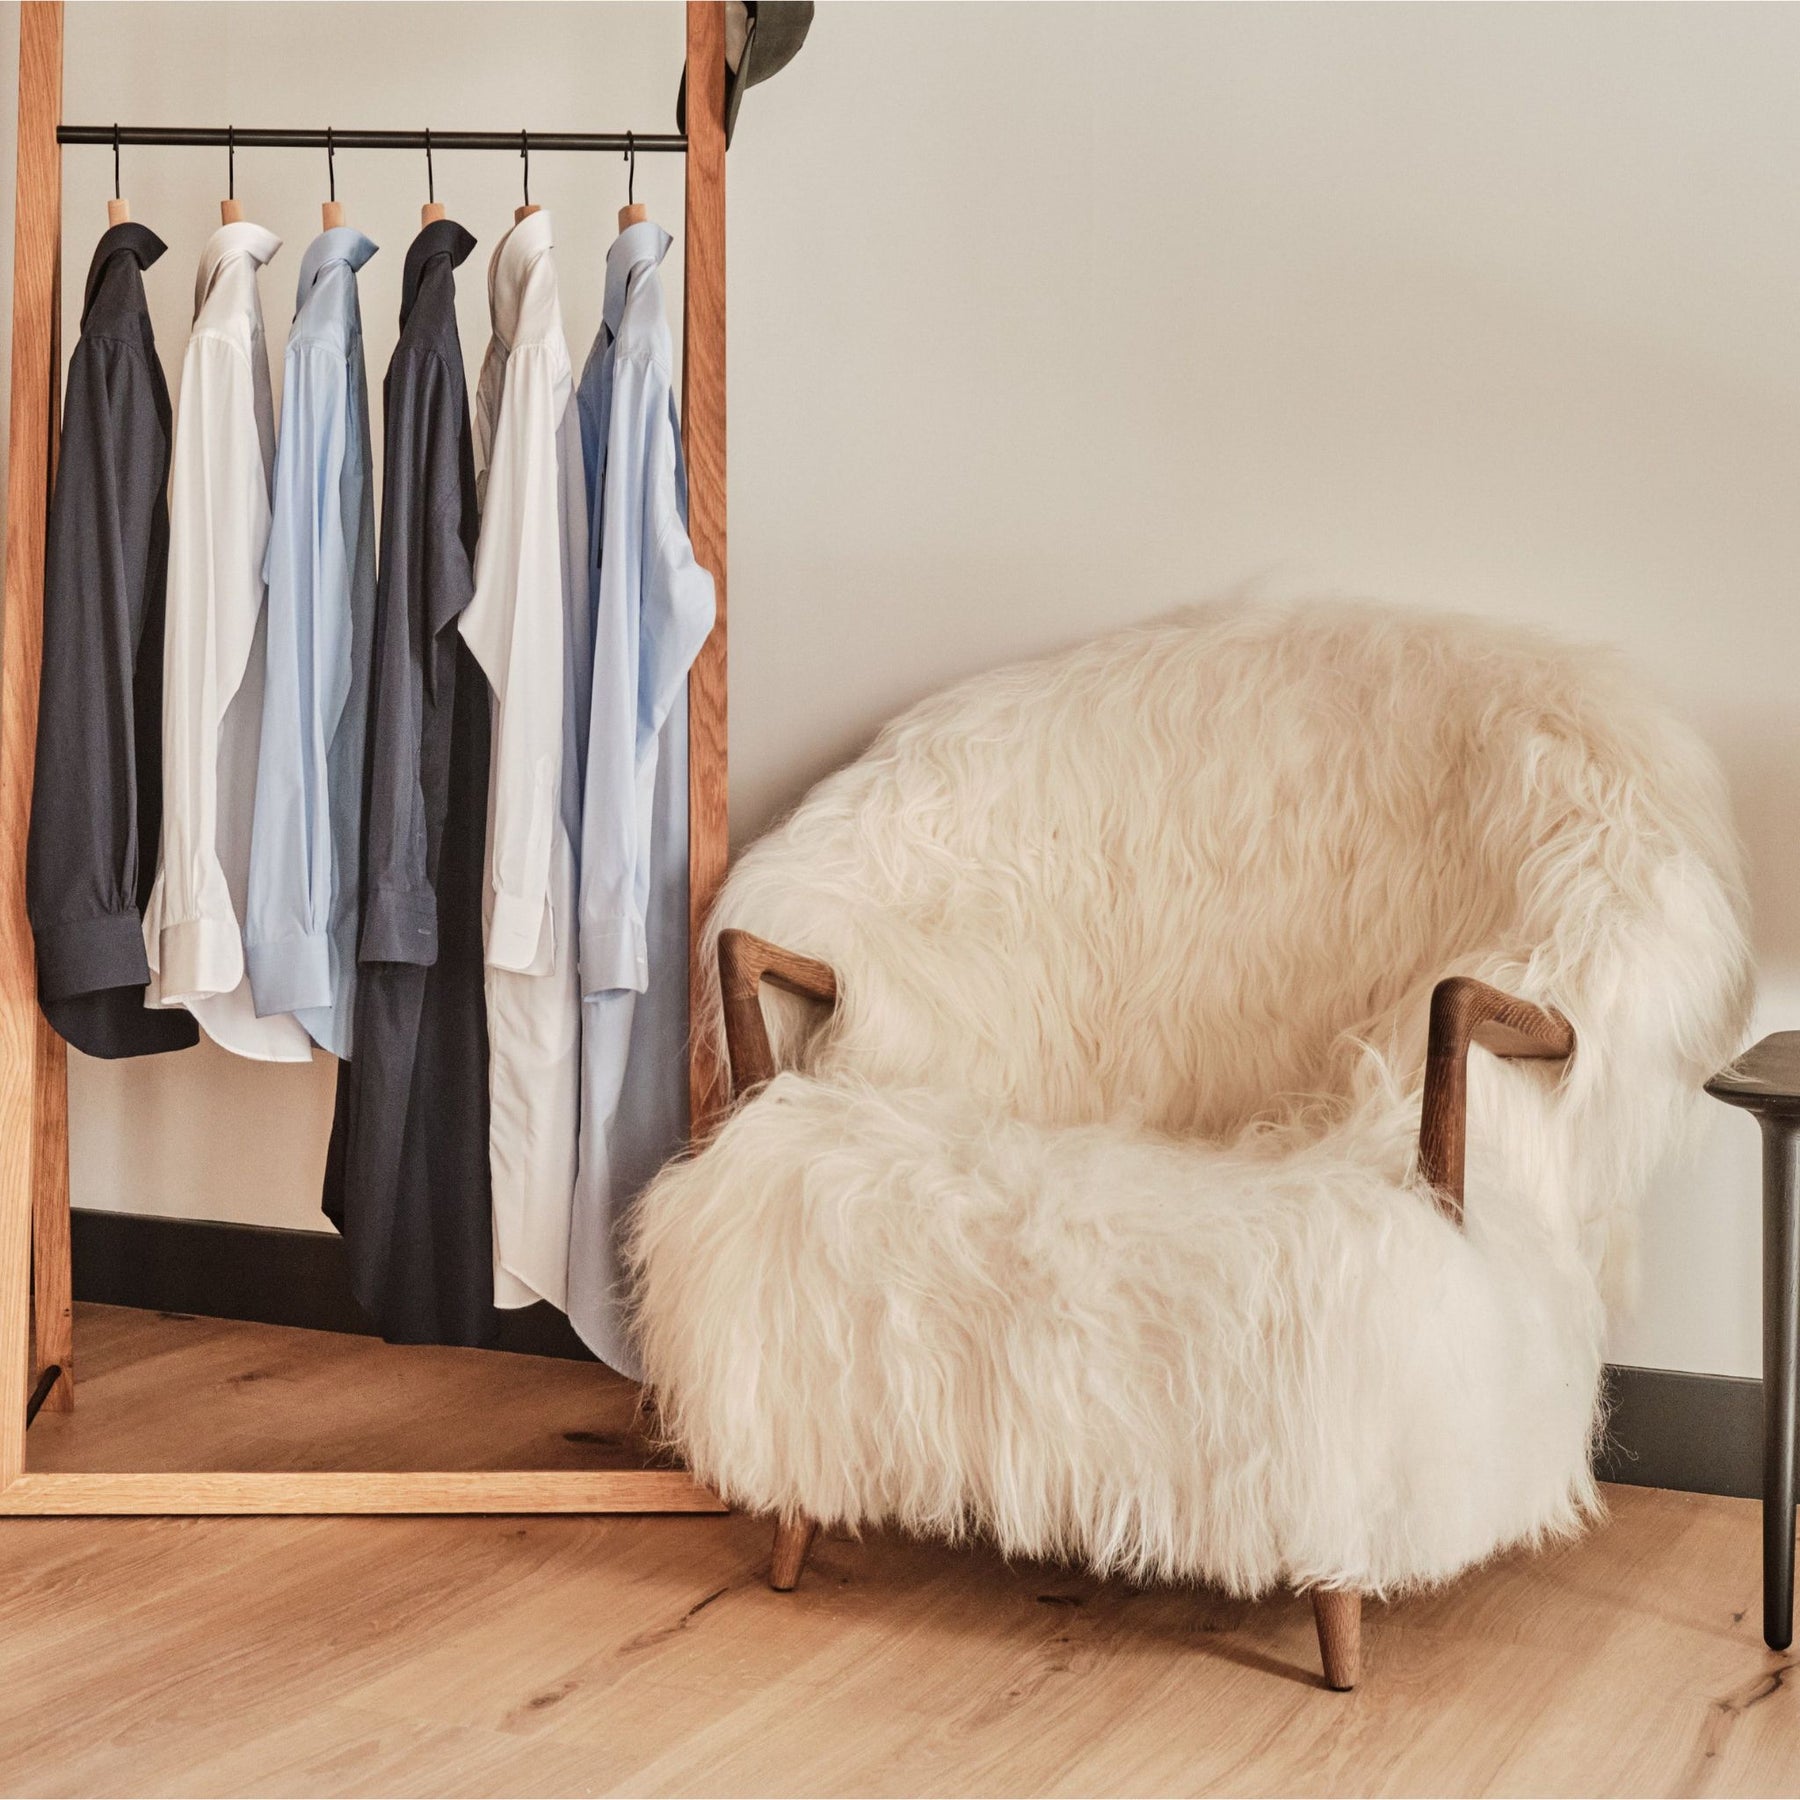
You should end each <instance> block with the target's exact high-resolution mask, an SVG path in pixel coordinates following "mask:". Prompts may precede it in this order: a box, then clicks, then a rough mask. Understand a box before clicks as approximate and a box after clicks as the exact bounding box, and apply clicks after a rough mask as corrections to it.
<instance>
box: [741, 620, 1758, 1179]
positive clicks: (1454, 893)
mask: <svg viewBox="0 0 1800 1800" xmlns="http://www.w3.org/2000/svg"><path fill="white" fill-rule="evenodd" d="M719 924H734V925H741V926H744V927H747V928H748V929H750V930H753V931H756V932H759V933H761V934H762V935H764V936H767V937H770V938H772V939H774V940H776V941H778V942H781V943H783V944H785V945H787V946H788V947H790V948H792V949H796V950H801V951H804V952H807V953H809V954H812V955H815V956H818V957H822V958H824V959H825V960H826V961H828V962H830V963H832V964H833V965H834V966H835V967H836V968H837V969H838V971H839V975H840V981H841V985H842V991H843V1002H842V1004H841V1006H840V1008H839V1013H838V1016H837V1018H836V1019H835V1021H834V1022H833V1023H832V1024H831V1025H830V1026H829V1027H828V1028H827V1029H825V1030H824V1031H822V1032H819V1033H817V1034H816V1035H814V1036H813V1037H812V1038H811V1039H810V1041H805V1042H802V1041H800V1040H799V1039H795V1040H794V1041H792V1042H790V1044H789V1046H788V1053H789V1054H790V1056H792V1057H795V1058H798V1059H799V1060H800V1061H802V1062H804V1063H806V1064H808V1065H810V1066H813V1067H815V1068H817V1069H820V1070H822V1071H826V1070H828V1071H833V1072H836V1073H840V1074H854V1075H856V1076H858V1077H861V1078H866V1079H868V1080H870V1081H873V1082H877V1083H887V1084H900V1085H925V1086H938V1087H944V1086H948V1087H953V1088H956V1089H959V1090H964V1091H967V1092H971V1093H973V1094H975V1095H977V1096H979V1097H980V1098H982V1099H984V1100H987V1101H990V1102H991V1103H993V1104H994V1105H996V1106H1000V1107H1005V1108H1007V1109H1010V1110H1014V1111H1017V1112H1019V1113H1021V1114H1023V1115H1025V1116H1029V1117H1032V1118H1036V1119H1039V1120H1043V1121H1046V1122H1078V1121H1087V1120H1095V1119H1101V1118H1109V1117H1120V1116H1131V1117H1139V1118H1141V1119H1142V1120H1143V1121H1144V1122H1145V1123H1146V1124H1147V1125H1149V1126H1151V1127H1153V1128H1158V1129H1164V1130H1169V1131H1175V1132H1183V1133H1200V1134H1203V1135H1205V1136H1207V1137H1210V1138H1215V1139H1225V1138H1230V1137H1233V1136H1235V1135H1236V1134H1238V1133H1240V1132H1241V1131H1242V1130H1243V1129H1244V1128H1245V1127H1246V1126H1247V1125H1250V1124H1251V1123H1252V1122H1264V1121H1272V1122H1274V1123H1275V1124H1276V1125H1278V1126H1279V1125H1281V1124H1282V1123H1284V1122H1285V1123H1287V1124H1290V1125H1291V1124H1292V1123H1293V1122H1294V1121H1296V1120H1303V1119H1305V1118H1306V1117H1309V1116H1314V1115H1316V1116H1319V1117H1330V1116H1333V1115H1341V1114H1342V1112H1343V1111H1344V1109H1345V1108H1346V1107H1350V1106H1354V1105H1355V1104H1356V1103H1357V1099H1358V1096H1359V1094H1366V1092H1367V1089H1368V1085H1369V1084H1370V1083H1371V1082H1375V1083H1383V1082H1385V1083H1387V1084H1388V1085H1389V1086H1390V1087H1391V1088H1393V1089H1395V1090H1397V1091H1401V1092H1404V1091H1407V1090H1414V1091H1416V1087H1417V1083H1418V1080H1419V1075H1420V1067H1421V1062H1422V1056H1423V1041H1424V1038H1423V1032H1424V1015H1425V1003H1426V998H1427V996H1428V994H1429V991H1430V988H1431V986H1432V985H1433V983H1434V982H1435V981H1436V980H1437V979H1438V978H1440V977H1441V976H1443V975H1445V974H1449V973H1458V972H1460V973H1474V974H1480V975H1482V976H1484V977H1485V978H1487V979H1492V980H1498V981H1501V982H1503V983H1505V984H1506V985H1508V986H1509V987H1511V988H1512V989H1513V990H1514V991H1518V992H1521V993H1523V994H1525V995H1526V996H1527V997H1530V998H1533V999H1537V1000H1540V1001H1544V1002H1548V1003H1550V1004H1554V1005H1558V1006H1560V1007H1562V1008H1563V1009H1564V1010H1565V1011H1566V1012H1567V1013H1568V1014H1569V1015H1570V1017H1571V1019H1572V1020H1573V1021H1574V1023H1575V1025H1576V1027H1577V1030H1578V1032H1580V1033H1581V1034H1582V1039H1583V1051H1582V1053H1581V1056H1580V1057H1578V1059H1577V1060H1578V1061H1579V1062H1581V1063H1582V1064H1583V1070H1582V1074H1581V1076H1580V1080H1581V1081H1582V1082H1585V1083H1587V1084H1588V1092H1587V1100H1586V1102H1584V1103H1585V1104H1587V1105H1588V1107H1589V1111H1590V1113H1592V1109H1593V1108H1594V1107H1602V1108H1605V1107H1611V1108H1612V1109H1613V1111H1614V1112H1618V1107H1619V1105H1620V1104H1621V1102H1620V1097H1619V1095H1618V1093H1617V1092H1616V1091H1614V1090H1616V1089H1617V1087H1618V1083H1619V1081H1621V1080H1627V1081H1629V1082H1631V1083H1632V1084H1634V1085H1635V1087H1636V1088H1637V1089H1638V1090H1639V1092H1638V1095H1637V1098H1636V1099H1634V1100H1632V1101H1630V1102H1629V1104H1626V1106H1625V1112H1624V1113H1619V1116H1618V1120H1617V1126H1618V1128H1619V1129H1623V1128H1624V1124H1625V1117H1626V1114H1630V1115H1631V1116H1634V1117H1635V1116H1638V1115H1639V1114H1641V1113H1644V1112H1645V1110H1646V1109H1648V1108H1653V1107H1654V1106H1655V1105H1657V1104H1658V1103H1659V1101H1666V1097H1667V1094H1668V1093H1670V1092H1674V1091H1676V1089H1677V1088H1681V1089H1682V1091H1683V1092H1684V1093H1685V1092H1686V1091H1687V1090H1689V1089H1691V1088H1692V1086H1693V1085H1695V1084H1697V1082H1698V1080H1700V1079H1701V1078H1703V1076H1704V1075H1705V1073H1707V1071H1708V1069H1709V1068H1710V1066H1711V1064H1712V1063H1713V1062H1714V1061H1716V1060H1718V1059H1720V1058H1723V1057H1724V1056H1726V1055H1728V1054H1730V1053H1731V1052H1732V1051H1733V1050H1735V1048H1736V1047H1737V1039H1736V1034H1737V1033H1738V1031H1739V1030H1740V1029H1741V1021H1742V1009H1743V994H1744V988H1745V968H1746V954H1745V948H1744V938H1743V930H1742V918H1741V900H1740V876H1739V869H1738V853H1737V850H1736V846H1735V843H1734V840H1733V837H1732V833H1731V830H1730V826H1729V822H1728V817H1727V812H1726V807H1725V802H1724V797H1723V787H1722V783H1721V781H1720V778H1719V775H1718V771H1717V769H1716V767H1715V765H1714V763H1713V760H1712V758H1711V757H1710V755H1709V754H1708V753H1707V752H1706V751H1705V749H1704V748H1703V747H1702V746H1701V745H1700V744H1699V743H1698V741H1697V740H1696V739H1695V738H1694V737H1693V736H1692V735H1691V734H1690V733H1689V732H1687V731H1686V730H1685V729H1684V728H1683V727H1681V726H1680V725H1679V724H1677V723H1676V722H1675V721H1674V720H1673V719H1672V718H1671V717H1669V716H1668V714H1667V713H1666V712H1665V711H1663V710H1662V709H1661V708H1660V707H1659V706H1658V705H1656V704H1655V703H1654V702H1653V701H1651V700H1650V699H1649V698H1647V697H1646V696H1645V695H1644V694H1642V693H1641V692H1640V691H1639V690H1638V689H1637V688H1636V687H1635V685H1634V684H1633V683H1631V682H1630V681H1629V680H1628V679H1627V678H1626V677H1625V676H1624V674H1623V673H1622V672H1621V671H1620V669H1619V668H1618V667H1617V666H1616V664H1615V662H1614V660H1613V659H1612V658H1611V657H1610V656H1608V655H1606V654H1603V653H1600V652H1595V651H1590V650H1578V649H1571V648H1569V647H1567V646H1565V645H1562V644H1559V643H1556V642H1553V641H1550V640H1548V639H1545V638H1542V637H1539V636H1536V635H1530V634H1527V633H1525V632H1522V631H1515V630H1508V629H1504V628H1498V627H1494V626H1490V625H1486V624H1482V623H1478V622H1476V621H1473V620H1468V619H1461V618H1447V617H1440V616H1432V615H1426V614H1419V613H1413V612H1408V611H1400V610H1388V609H1380V608H1375V607H1351V606H1316V607H1306V608H1229V609H1219V610H1210V611H1202V612H1198V613H1195V614H1191V615H1188V616H1186V617H1183V618H1181V619H1179V620H1177V621H1175V622H1172V623H1169V624H1164V625H1159V626H1155V627H1151V628H1146V629H1139V630H1132V631H1126V632H1123V633H1120V634H1118V635H1115V636H1111V637H1107V638H1104V639H1101V640H1099V641H1096V642H1093V643H1089V644H1086V645H1084V646H1082V647H1080V648H1078V649H1076V650H1073V651H1071V652H1068V653H1066V654H1062V655H1058V656H1053V657H1050V658H1047V659H1044V660H1042V661H1038V662H1033V663H1028V664H1024V665H1021V666H1018V667H1014V668H1007V669H1002V670H999V671H997V672H994V673H992V674H986V675H982V676H978V677H976V678H975V679H973V680H970V681H967V682H964V683H962V684H961V685H959V686H957V687H955V688H953V689H951V690H949V691H948V692H946V693H944V694H942V695H939V696H938V697H936V698H934V699H931V700H928V701H926V702H925V703H923V704H922V705H919V706H917V707H915V708H913V709H912V710H911V711H909V712H908V713H906V714H905V715H903V716H902V717H901V718H899V719H897V720H896V721H895V722H894V723H893V724H892V725H890V726H889V727H888V728H887V729H886V730H885V731H884V732H883V733H882V734H881V736H880V737H879V738H878V739H877V741H876V742H875V744H874V745H873V746H872V747H871V748H870V750H869V751H868V752H867V753H866V754H865V755H864V756H863V757H862V758H860V759H859V760H858V761H857V762H856V763H854V764H852V765H851V766H850V767H849V768H847V769H845V770H843V771H841V772H840V773H838V774H836V775H834V776H831V777H830V778H828V779H827V780H825V781H823V782H821V783H820V784H819V786H818V787H816V788H815V789H814V790H813V791H812V793H811V794H809V795H808V796H807V798H806V799H805V800H804V801H803V802H802V803H801V805H800V806H799V808H798V809H797V810H796V811H795V812H794V813H793V814H792V816H791V817H790V818H789V819H788V820H787V821H786V822H785V823H784V824H782V825H781V826H779V827H778V828H777V829H776V830H774V831H773V832H771V833H770V834H769V835H768V836H767V837H765V838H764V839H763V840H762V841H761V842H760V843H758V844H757V845H756V846H755V847H754V848H753V849H752V850H750V851H749V852H748V853H747V854H746V856H745V857H744V858H743V859H742V861H741V862H740V864H739V865H738V867H737V869H736V870H735V872H734V873H733V875H732V877H731V879H730V881H729V882H728V884H727V888H726V891H725V895H724V897H723V899H722V901H721V904H720V907H719V909H718V912H717V914H716V916H715V929H716V926H717V925H719ZM800 1018H801V1014H800V1013H799V1012H798V1011H794V1012H791V1013H790V1012H786V1011H784V1013H783V1020H784V1029H786V1030H788V1031H789V1033H790V1035H791V1034H792V1033H795V1032H803V1031H804V1027H803V1026H801V1025H800V1023H799V1021H800ZM1625 1034H1634V1035H1633V1041H1632V1042H1631V1043H1630V1045H1629V1046H1628V1047H1627V1046H1625V1045H1623V1044H1621V1042H1620V1039H1621V1037H1622V1036H1623V1035H1625ZM1572 1078H1573V1076H1572ZM1603 1078H1604V1079H1603ZM1608 1080H1610V1081H1611V1083H1612V1087H1611V1088H1610V1089H1609V1088H1607V1087H1606V1081H1608ZM1683 1084H1685V1086H1684V1085H1683ZM1652 1136H1653V1137H1654V1138H1655V1140H1656V1142H1655V1145H1653V1146H1652V1147H1651V1150H1652V1153H1653V1150H1654V1148H1657V1147H1660V1145H1661V1144H1662V1142H1664V1141H1665V1140H1666V1137H1667V1131H1666V1129H1659V1130H1657V1131H1655V1132H1653V1133H1652Z"/></svg>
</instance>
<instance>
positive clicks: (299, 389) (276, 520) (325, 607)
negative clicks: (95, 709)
mask: <svg viewBox="0 0 1800 1800" xmlns="http://www.w3.org/2000/svg"><path fill="white" fill-rule="evenodd" d="M286 363H287V367H286V371H285V374H284V378H283V389H282V408H281V433H280V436H279V438H278V440H277V443H276V451H275V499H274V510H273V516H272V518H271V520H270V526H269V549H268V575H269V594H268V607H269V624H268V640H267V651H266V658H267V660H266V662H265V665H264V674H263V714H262V743H261V747H260V750H259V753H258V756H257V763H256V806H255V812H254V814H253V819H252V824H251V830H250V875H249V888H248V898H247V901H246V907H245V919H244V955H245V958H246V961H247V962H248V964H249V969H250V991H251V993H252V995H253V996H254V998H255V1001H256V1010H257V1012H258V1013H259V1014H261V1015H263V1016H265V1017H266V1016H267V1015H268V1014H270V1013H286V1012H296V1011H299V1010H300V1009H302V1008H305V1007H315V1006H329V1005H330V1004H331V996H332V985H331V952H330V925H331V899H332V888H333V881H334V871H333V868H332V841H331V799H330V792H329V788H328V784H327V777H326V758H327V756H328V755H329V752H330V748H331V741H332V738H333V737H334V736H335V735H336V733H337V727H338V721H339V720H340V719H341V718H342V716H343V711H344V702H345V699H346V698H347V696H348V695H349V692H350V569H349V556H348V546H347V545H346V543H345V538H344V507H343V498H342V485H341V484H342V479H343V473H344V457H345V440H346V433H347V431H348V426H349V415H350V383H349V370H348V366H347V365H346V363H345V360H344V354H343V352H342V350H340V349H336V348H334V347H332V346H331V345H329V344H324V343H317V342H309V341H303V342H300V343H296V344H290V345H289V346H288V352H287V358H286Z"/></svg>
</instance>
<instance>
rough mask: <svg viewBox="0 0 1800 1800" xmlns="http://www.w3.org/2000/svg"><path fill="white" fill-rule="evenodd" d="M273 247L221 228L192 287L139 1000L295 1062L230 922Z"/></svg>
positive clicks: (246, 1050) (234, 1043)
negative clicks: (182, 1012)
mask: <svg viewBox="0 0 1800 1800" xmlns="http://www.w3.org/2000/svg"><path fill="white" fill-rule="evenodd" d="M280 248H281V240H280V238H278V237H276V236H275V234H274V233H273V232H272V231H266V230H264V229H263V227H262V226H260V225H252V224H250V223H249V222H248V221H244V222H241V223H239V224H236V225H225V226H221V227H220V228H219V230H217V231H216V232H214V233H213V235H212V239H211V241H210V242H209V243H208V244H207V246H206V251H205V253H204V255H202V257H201V258H200V272H199V275H198V277H197V279H196V281H195V285H194V330H193V335H192V336H191V337H190V338H189V339H188V345H187V351H186V354H185V355H184V356H183V357H182V362H181V398H180V403H179V406H178V409H177V412H176V417H175V443H174V451H173V458H172V466H171V473H170V480H169V598H168V611H167V616H166V620H165V623H164V630H163V817H162V844H161V854H160V858H159V864H158V868H157V872H156V884H155V886H154V887H153V888H152V889H151V892H150V903H149V905H148V906H147V907H146V908H145V909H144V948H145V951H146V953H147V955H148V957H149V961H150V987H149V991H148V996H147V998H148V1002H149V1004H150V1005H152V1006H185V1007H186V1008H187V1009H188V1010H189V1011H190V1012H191V1013H193V1015H194V1016H195V1018H197V1019H198V1020H199V1021H200V1023H201V1025H202V1026H203V1027H204V1028H205V1030H206V1033H207V1035H208V1036H209V1037H211V1038H212V1039H213V1040H214V1041H215V1042H217V1043H219V1044H221V1045H223V1046H224V1048H226V1049H227V1050H233V1051H236V1052H237V1054H238V1055H240V1056H250V1057H255V1058H257V1059H258V1060H260V1061H263V1062H306V1061H307V1060H309V1058H310V1057H311V1054H312V1052H311V1048H310V1046H309V1042H308V1039H307V1035H306V1032H305V1031H304V1030H303V1029H302V1028H301V1026H300V1024H299V1023H298V1022H297V1021H296V1020H295V1019H294V1018H292V1017H291V1016H290V1015H288V1014H286V1013H278V1014H273V1015H271V1016H269V1017H267V1018H260V1019H259V1018H258V1017H257V1016H256V1007H255V1004H254V1002H253V1001H252V999H251V995H250V984H249V981H248V979H247V978H246V975H245V972H244V940H243V933H242V930H241V920H242V919H243V916H244V895H245V887H246V883H247V880H248V876H249V867H250V822H251V813H252V810H253V808H254V805H255V800H256V761H257V750H258V745H259V742H260V739H261V736H262V701H263V643H264V633H265V630H266V623H265V619H264V600H265V597H266V594H267V589H266V587H265V584H264V581H263V557H264V553H265V551H266V550H267V548H268V541H269V495H270V477H271V473H272V470H273V467H274V461H275V409H274V405H273V402H272V401H271V399H270V395H269V354H268V347H267V345H266V343H265V342H264V339H263V318H262V301H261V299H260V297H259V296H258V294H257V290H256V272H257V270H258V269H260V268H261V267H262V265H263V264H264V263H266V262H267V261H268V260H269V259H270V258H271V257H272V256H273V255H274V254H275V252H276V251H277V250H279V249H280Z"/></svg>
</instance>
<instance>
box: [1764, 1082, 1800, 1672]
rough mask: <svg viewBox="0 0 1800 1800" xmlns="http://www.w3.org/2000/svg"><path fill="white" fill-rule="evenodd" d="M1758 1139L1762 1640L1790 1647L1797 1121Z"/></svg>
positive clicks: (1798, 1361) (1799, 1392) (1799, 1372)
mask: <svg viewBox="0 0 1800 1800" xmlns="http://www.w3.org/2000/svg"><path fill="white" fill-rule="evenodd" d="M1760 1123H1761V1125H1762V1132H1763V1639H1764V1641H1765V1642H1766V1643H1767V1644H1768V1646H1769V1648H1770V1649H1771V1650H1785V1649H1786V1648H1787V1647H1788V1646H1789V1645H1790V1644H1791V1643H1792V1642H1793V1641H1794V1464H1795V1453H1796V1442H1795V1439H1796V1431H1795V1427H1796V1423H1797V1420H1800V1118H1796V1117H1795V1116H1794V1115H1793V1114H1792V1113H1790V1112H1786V1111H1782V1112H1765V1113H1764V1114H1763V1115H1762V1117H1761V1120H1760Z"/></svg>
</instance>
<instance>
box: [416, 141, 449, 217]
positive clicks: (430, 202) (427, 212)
mask: <svg viewBox="0 0 1800 1800" xmlns="http://www.w3.org/2000/svg"><path fill="white" fill-rule="evenodd" d="M443 216H444V209H443V207H442V206H440V205H439V204H438V197H437V182H436V180H435V179H434V178H433V176H432V173H431V127H430V126H429V125H427V126H426V127H425V204H424V205H423V206H421V207H420V208H419V229H420V230H421V231H423V230H424V229H425V227H426V226H427V225H435V224H436V223H437V222H438V220H439V219H441V218H442V217H443Z"/></svg>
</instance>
